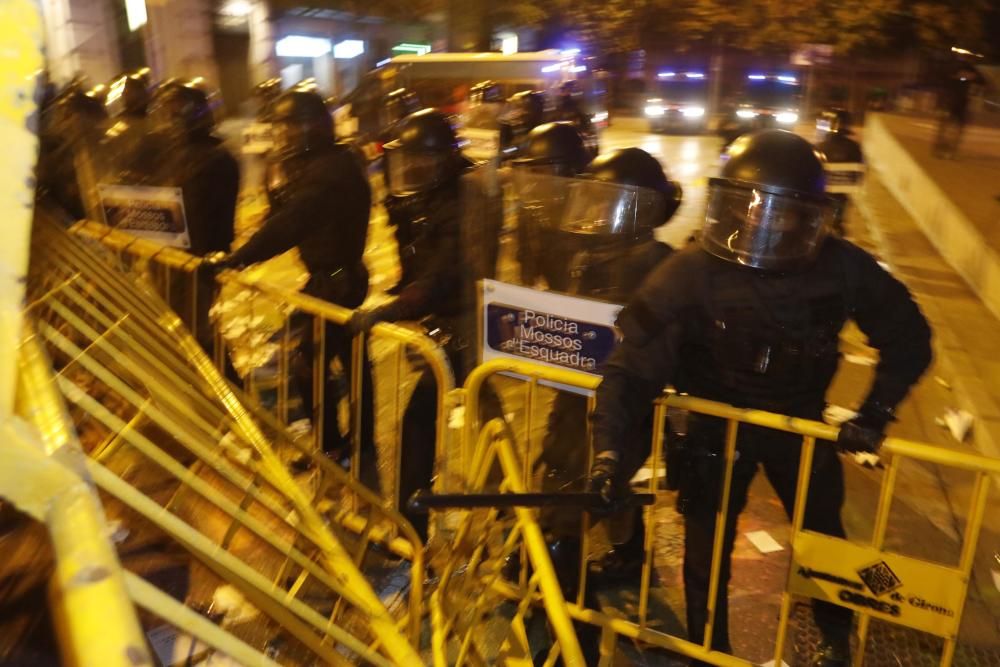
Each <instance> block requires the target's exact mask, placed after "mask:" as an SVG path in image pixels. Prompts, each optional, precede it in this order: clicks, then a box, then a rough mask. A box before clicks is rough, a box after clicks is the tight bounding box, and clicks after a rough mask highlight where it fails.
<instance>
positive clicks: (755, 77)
mask: <svg viewBox="0 0 1000 667" xmlns="http://www.w3.org/2000/svg"><path fill="white" fill-rule="evenodd" d="M747 78H748V79H753V80H754V81H763V80H764V79H766V78H767V76H766V75H764V74H748V75H747Z"/></svg>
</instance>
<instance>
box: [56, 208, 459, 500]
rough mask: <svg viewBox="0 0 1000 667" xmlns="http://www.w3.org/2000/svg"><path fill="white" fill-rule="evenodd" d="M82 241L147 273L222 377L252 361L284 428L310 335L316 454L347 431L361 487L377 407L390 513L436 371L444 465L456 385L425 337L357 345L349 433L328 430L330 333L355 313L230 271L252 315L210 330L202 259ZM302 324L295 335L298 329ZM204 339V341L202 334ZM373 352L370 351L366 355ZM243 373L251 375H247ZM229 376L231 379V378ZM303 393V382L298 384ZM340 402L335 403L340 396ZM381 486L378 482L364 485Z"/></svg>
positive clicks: (231, 286)
mask: <svg viewBox="0 0 1000 667" xmlns="http://www.w3.org/2000/svg"><path fill="white" fill-rule="evenodd" d="M72 231H73V233H74V234H75V235H77V236H81V237H84V238H88V239H91V240H93V241H96V242H98V243H100V244H101V245H102V246H103V247H105V248H108V249H110V250H112V251H113V252H115V253H116V255H117V257H118V259H119V261H121V262H122V265H123V266H126V267H129V268H132V269H140V273H141V274H142V275H144V276H145V277H146V278H148V279H149V280H148V282H149V284H150V285H151V286H152V287H153V288H154V289H155V290H156V291H157V293H158V294H160V296H161V297H162V298H163V300H164V301H166V302H167V303H168V304H170V305H171V306H172V307H173V309H174V310H175V311H176V312H177V313H178V315H179V316H180V318H181V320H182V321H183V322H184V323H185V324H186V325H187V327H188V329H189V330H191V331H192V332H195V333H196V337H197V338H198V340H199V341H200V342H201V344H202V347H203V348H206V349H207V351H208V354H209V355H210V356H211V357H212V358H213V360H214V361H215V364H216V366H217V367H218V368H220V369H226V368H227V366H228V364H229V362H228V360H227V355H230V354H231V353H233V354H234V356H236V357H237V358H238V359H239V360H241V361H244V363H243V364H241V368H239V369H237V370H240V371H241V372H242V375H243V386H244V389H245V391H246V393H247V394H248V395H250V396H251V397H253V398H254V399H255V403H257V404H258V405H260V406H261V407H262V408H263V409H265V410H266V411H268V412H270V413H271V414H272V415H273V417H274V418H275V419H276V420H277V421H278V422H280V423H282V424H285V425H288V424H289V423H290V422H291V421H294V419H293V417H294V413H295V412H296V410H295V403H296V398H295V396H294V394H295V393H296V388H297V380H300V379H301V378H296V377H295V376H296V374H295V372H294V369H293V366H294V365H295V361H294V360H295V359H296V355H297V350H298V349H299V347H300V344H301V342H302V335H303V331H304V330H306V329H308V330H310V331H311V335H312V341H313V353H312V355H311V356H312V358H311V360H308V361H309V363H311V371H310V372H309V374H308V375H309V383H310V385H311V394H312V401H311V405H306V406H301V407H300V409H299V411H298V414H299V415H303V414H304V415H305V416H306V419H307V420H308V423H309V425H310V428H309V432H310V433H311V439H312V441H313V442H314V443H315V447H316V448H317V449H318V448H319V447H320V446H321V443H322V442H323V439H324V438H323V435H324V431H325V430H326V429H331V428H337V429H341V430H343V431H345V432H346V433H347V434H348V436H349V438H350V444H351V452H350V458H351V466H350V471H351V474H352V475H353V476H354V477H355V479H359V478H360V471H361V470H364V469H365V465H370V464H371V462H370V461H368V462H363V461H362V460H361V459H362V456H371V454H370V453H368V452H366V453H364V454H363V453H362V434H363V428H362V424H361V422H362V419H363V407H364V401H365V400H372V401H373V403H374V412H375V415H374V417H375V422H376V426H377V428H376V436H377V439H378V441H379V450H380V452H379V453H380V456H379V459H380V460H382V461H383V462H384V465H383V466H382V468H381V472H382V477H384V478H388V479H386V482H387V485H388V486H389V490H388V491H387V492H386V493H384V494H383V495H384V496H385V497H386V503H387V505H388V506H392V507H396V506H398V500H399V498H398V490H399V483H398V476H397V475H398V471H399V467H400V466H399V462H400V453H401V434H402V429H401V428H400V424H401V421H402V414H403V409H404V406H405V405H406V401H407V399H408V395H409V392H410V391H412V389H413V384H414V381H415V378H416V375H417V371H419V370H420V369H421V368H423V367H427V368H429V369H430V370H431V372H432V373H433V376H434V380H435V386H436V391H437V401H436V409H437V412H438V415H437V440H436V441H437V443H438V446H439V447H440V448H442V449H441V451H439V452H438V456H437V459H438V460H439V461H445V460H447V459H448V458H449V457H447V456H446V455H445V451H444V448H445V447H446V446H447V443H448V442H449V438H448V426H447V425H448V419H447V415H448V412H449V410H450V403H449V397H450V395H451V394H452V392H453V390H454V385H455V382H454V376H453V374H452V372H451V367H450V365H449V363H448V360H447V357H446V356H445V354H444V351H443V350H442V349H441V348H440V347H439V346H438V345H437V344H436V343H435V342H434V341H433V340H431V339H430V338H428V337H427V336H425V335H423V333H422V332H418V331H415V330H413V329H408V328H405V327H401V326H397V325H394V324H388V323H382V324H379V325H376V326H375V327H374V328H373V331H372V332H371V334H370V335H369V336H368V337H367V338H368V340H367V341H365V336H362V335H358V336H355V337H354V339H353V341H352V363H351V364H350V377H349V378H345V379H346V380H347V392H346V394H345V396H344V398H345V399H346V400H344V401H343V403H344V404H345V407H346V409H345V410H342V411H341V412H342V413H346V414H344V415H342V416H344V417H345V418H344V419H343V422H344V427H343V428H341V424H327V423H325V421H326V418H325V415H326V414H329V412H328V411H325V410H324V406H325V405H327V401H328V400H330V397H328V396H326V392H327V382H325V378H326V377H327V376H328V375H329V374H330V372H331V370H330V368H329V367H327V364H326V361H327V355H324V349H325V348H326V345H327V343H328V341H327V325H331V324H332V325H338V326H341V325H345V324H347V322H348V320H349V319H350V316H351V312H352V311H351V310H349V309H347V308H343V307H340V306H337V305H336V304H332V303H330V302H328V301H324V300H322V299H318V298H315V297H312V296H309V295H307V294H302V293H300V292H298V291H295V290H292V289H288V288H287V287H285V286H277V285H274V284H271V283H269V282H268V281H267V280H265V279H256V278H255V277H254V276H253V275H252V274H249V273H244V272H236V271H227V272H226V273H225V274H224V275H223V276H222V278H221V282H222V284H223V289H224V290H225V291H226V292H227V293H228V294H229V295H230V298H231V301H232V302H234V303H233V307H234V308H236V309H239V308H241V306H240V305H239V304H240V302H243V303H250V304H251V305H250V306H247V307H245V308H243V310H244V311H245V314H243V315H241V316H240V317H239V318H237V319H238V320H239V321H236V320H234V319H229V320H228V321H227V319H226V318H225V317H224V316H220V317H218V318H216V319H215V320H214V321H212V322H208V321H206V317H207V313H208V308H207V307H205V303H206V301H207V302H208V303H211V302H213V301H215V300H216V299H217V291H216V290H217V288H216V286H215V281H213V280H208V281H206V280H205V279H204V275H205V274H204V273H203V272H202V271H200V270H199V269H200V267H201V266H202V263H203V261H202V258H200V257H194V256H192V255H189V254H187V253H185V252H183V251H181V250H178V249H175V248H170V247H166V246H164V245H162V244H160V243H157V242H154V241H149V240H144V239H140V238H137V237H135V236H133V235H131V234H127V233H124V232H120V231H116V230H113V229H111V228H109V227H107V226H105V225H102V224H100V223H95V222H88V221H81V222H79V223H77V224H76V225H74V226H73V228H72ZM293 320H294V321H296V322H297V324H296V326H294V327H293V325H292V322H293ZM254 327H256V328H257V330H256V333H252V334H251V335H250V337H249V340H244V341H243V343H242V344H243V346H244V348H249V349H240V350H234V349H233V348H232V345H231V344H230V342H227V337H226V335H224V332H225V333H227V334H228V333H230V332H231V331H232V330H233V329H234V328H235V329H236V330H237V333H239V332H242V331H243V330H245V329H253V328H254ZM199 332H200V333H199ZM366 343H367V348H368V349H367V350H366ZM261 351H263V353H264V354H265V355H268V356H270V362H268V363H266V364H264V368H259V367H257V366H260V365H261V364H262V362H261V360H260V359H259V358H258V359H254V358H253V355H254V354H255V353H259V352H261ZM365 354H370V356H371V357H373V358H375V362H374V365H375V368H374V369H373V371H374V372H375V374H376V375H377V376H378V377H379V378H380V381H379V382H378V383H377V384H376V386H375V387H374V392H375V394H376V396H374V397H372V396H369V395H367V392H370V391H372V390H371V389H367V390H366V389H365V387H364V383H363V376H362V368H363V364H362V358H363V356H364V355H365ZM242 366H245V367H242ZM230 375H231V373H230ZM298 388H299V389H301V388H302V387H301V383H299V384H298ZM333 400H334V401H336V400H337V397H334V399H333ZM443 473H444V475H443V479H447V480H451V481H450V482H449V483H454V482H453V480H454V476H453V475H451V476H450V475H448V471H447V470H446V471H443ZM366 481H367V482H368V483H369V485H370V486H374V484H373V482H372V480H371V479H367V480H366Z"/></svg>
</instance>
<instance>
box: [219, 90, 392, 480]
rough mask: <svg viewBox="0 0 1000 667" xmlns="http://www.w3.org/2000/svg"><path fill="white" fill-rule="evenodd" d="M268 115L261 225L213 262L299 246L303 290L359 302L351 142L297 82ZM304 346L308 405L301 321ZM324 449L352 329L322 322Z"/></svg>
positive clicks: (243, 260) (364, 440)
mask: <svg viewBox="0 0 1000 667" xmlns="http://www.w3.org/2000/svg"><path fill="white" fill-rule="evenodd" d="M271 121H272V123H273V125H274V150H273V152H272V153H271V154H270V155H269V162H268V165H267V196H268V202H269V204H270V210H269V212H268V215H267V217H266V219H265V220H264V223H263V226H262V227H261V228H260V229H259V230H257V232H256V233H255V234H254V235H253V236H252V237H251V238H250V240H248V241H247V242H246V244H244V245H243V246H241V247H240V248H239V249H238V250H236V251H235V252H233V253H232V254H231V255H228V256H222V257H214V258H213V262H214V263H215V264H216V266H217V267H218V268H229V267H241V266H245V265H248V264H254V263H257V262H262V261H264V260H267V259H270V258H271V257H275V256H277V255H280V254H281V253H283V252H286V251H287V250H290V249H291V248H293V247H298V249H299V256H300V257H301V259H302V262H303V263H304V264H305V266H306V269H308V271H309V280H308V282H307V283H306V285H305V287H304V288H303V291H304V292H305V293H306V294H308V295H310V296H314V297H317V298H319V299H324V300H326V301H329V302H331V303H335V304H337V305H340V306H344V307H345V308H357V307H358V306H360V305H361V303H362V302H363V301H364V300H365V296H366V295H367V293H368V271H367V269H366V268H365V265H364V262H363V261H362V256H363V254H364V249H365V241H366V239H367V235H368V216H369V212H370V207H371V190H370V189H369V185H368V179H367V177H366V174H365V173H364V171H363V170H362V169H361V167H360V165H359V164H358V161H357V159H356V158H355V156H354V154H353V153H352V152H351V149H350V147H348V146H346V145H342V144H338V143H336V142H335V140H334V134H333V122H332V119H331V118H330V114H329V112H328V111H327V109H326V105H325V104H324V102H323V98H322V97H321V96H320V95H319V94H318V93H316V92H314V91H311V90H303V89H294V88H293V89H291V90H288V91H286V92H284V93H282V95H281V96H280V97H279V98H278V99H277V100H276V101H275V103H274V106H273V108H272V116H271ZM301 328H302V329H304V331H303V332H302V337H303V340H302V347H301V351H302V354H301V355H300V356H299V357H298V358H297V359H296V360H295V364H294V372H295V375H296V377H297V382H298V385H299V386H298V389H299V392H300V394H301V395H302V398H303V402H304V405H305V406H306V407H307V408H308V407H311V406H312V405H313V390H312V387H313V383H312V365H313V364H312V357H313V354H314V349H315V344H316V341H314V340H313V327H312V326H302V327H301ZM325 339H326V344H325V346H324V347H323V349H324V354H325V359H324V364H323V372H324V375H325V378H324V380H325V399H326V400H325V401H324V404H323V406H322V410H323V424H324V429H323V443H322V447H323V450H324V451H325V452H326V453H327V454H329V455H332V456H336V457H339V456H341V455H343V454H344V453H346V452H347V451H349V449H348V443H349V442H350V439H349V437H348V436H347V435H345V434H342V433H341V432H340V429H339V428H338V426H337V425H338V421H339V420H338V410H337V404H338V401H337V398H338V393H339V391H338V383H337V382H336V381H335V379H334V378H333V377H332V376H331V374H330V362H331V361H332V359H333V357H337V359H338V360H339V361H340V364H341V367H342V368H343V371H344V375H345V376H347V377H350V375H351V337H350V335H349V334H348V332H347V330H346V328H344V327H340V326H334V325H332V324H327V326H326V331H325ZM362 384H363V390H362V397H363V398H362V401H363V403H362V406H361V408H362V409H361V424H360V429H361V455H362V468H361V479H362V481H364V482H366V483H367V484H369V485H370V486H376V485H377V477H376V475H375V467H374V463H375V462H374V456H375V447H374V414H373V403H372V391H371V386H372V385H371V368H370V366H369V364H368V361H367V356H365V361H364V366H363V368H362Z"/></svg>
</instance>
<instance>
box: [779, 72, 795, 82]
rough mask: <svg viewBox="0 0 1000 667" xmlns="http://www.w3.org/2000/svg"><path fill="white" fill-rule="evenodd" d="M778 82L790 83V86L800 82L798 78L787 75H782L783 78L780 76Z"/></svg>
mask: <svg viewBox="0 0 1000 667" xmlns="http://www.w3.org/2000/svg"><path fill="white" fill-rule="evenodd" d="M778 81H780V82H781V83H788V84H793V83H798V82H799V80H798V79H797V78H795V77H794V76H789V75H787V74H782V75H781V76H779V77H778Z"/></svg>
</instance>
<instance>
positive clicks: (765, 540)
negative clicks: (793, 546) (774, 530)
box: [743, 530, 784, 554]
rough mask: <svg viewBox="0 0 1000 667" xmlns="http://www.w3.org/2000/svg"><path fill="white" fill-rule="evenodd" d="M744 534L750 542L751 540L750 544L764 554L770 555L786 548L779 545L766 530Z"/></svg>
mask: <svg viewBox="0 0 1000 667" xmlns="http://www.w3.org/2000/svg"><path fill="white" fill-rule="evenodd" d="M743 534H744V535H745V536H746V538H747V539H748V540H750V544H752V545H754V546H755V547H757V551H759V552H761V553H762V554H769V553H772V552H775V551H782V550H783V549H784V547H783V546H781V545H780V544H778V541H777V540H775V539H774V538H773V537H771V535H770V534H769V533H768V532H767V531H766V530H755V531H753V532H750V533H743Z"/></svg>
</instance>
